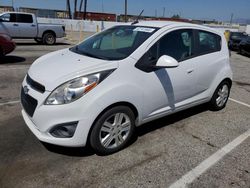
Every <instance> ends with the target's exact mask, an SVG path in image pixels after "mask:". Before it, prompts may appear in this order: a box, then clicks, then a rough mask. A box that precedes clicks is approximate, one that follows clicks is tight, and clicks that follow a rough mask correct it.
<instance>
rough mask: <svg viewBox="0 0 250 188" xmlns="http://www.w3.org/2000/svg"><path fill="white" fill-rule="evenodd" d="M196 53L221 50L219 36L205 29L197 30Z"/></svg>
mask: <svg viewBox="0 0 250 188" xmlns="http://www.w3.org/2000/svg"><path fill="white" fill-rule="evenodd" d="M197 45H198V46H197V51H198V54H207V53H212V52H216V51H220V50H221V37H220V36H219V35H216V34H214V33H210V32H207V31H198V44H197Z"/></svg>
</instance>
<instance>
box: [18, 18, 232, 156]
mask: <svg viewBox="0 0 250 188" xmlns="http://www.w3.org/2000/svg"><path fill="white" fill-rule="evenodd" d="M55 72H56V73H55ZM231 84H232V71H231V68H230V63H229V51H228V47H227V41H226V39H225V37H224V35H223V34H222V33H220V32H217V31H216V30H214V29H212V28H208V27H204V26H200V25H193V24H188V23H176V22H157V21H156V22H155V21H150V22H140V23H137V24H133V25H122V26H115V27H112V28H110V29H107V30H105V31H103V32H101V33H98V34H96V35H94V36H92V37H90V38H88V39H87V40H85V41H83V42H82V43H80V44H78V45H76V46H74V47H72V48H69V49H63V50H60V51H57V52H53V53H50V54H48V55H45V56H43V57H41V58H39V59H37V60H36V61H35V63H33V64H32V66H31V67H30V69H29V71H28V74H27V75H26V77H25V79H24V81H23V84H22V90H21V103H22V106H23V110H22V115H23V118H24V120H25V122H26V124H27V125H28V127H29V128H30V130H31V131H32V132H33V133H34V134H35V135H36V136H37V137H38V139H39V140H41V141H43V142H47V143H51V144H56V145H62V146H71V147H73V146H85V145H86V144H87V143H88V141H89V143H90V145H91V146H92V148H93V149H94V150H95V151H96V152H97V153H100V154H111V153H113V152H116V151H119V150H121V149H122V148H124V147H125V146H126V145H127V144H128V143H129V141H130V140H131V138H132V136H133V134H134V131H135V127H136V126H140V125H142V124H144V123H146V122H149V121H152V120H155V119H158V118H161V117H163V116H166V115H169V114H172V113H175V112H178V111H181V110H184V109H187V108H190V107H193V106H196V105H199V104H203V103H209V104H210V107H211V108H212V109H213V110H221V109H223V108H224V107H225V106H226V103H227V100H228V97H229V94H230V88H231Z"/></svg>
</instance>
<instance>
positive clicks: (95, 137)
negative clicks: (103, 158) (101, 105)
mask: <svg viewBox="0 0 250 188" xmlns="http://www.w3.org/2000/svg"><path fill="white" fill-rule="evenodd" d="M134 129H135V115H134V113H133V111H132V110H131V109H130V108H129V107H126V106H116V107H113V108H111V109H109V110H107V111H106V112H104V113H103V114H102V115H101V116H100V117H99V118H98V119H97V121H96V122H95V124H94V127H93V129H92V131H91V133H90V145H91V147H92V148H93V149H94V150H95V151H96V153H98V154H101V155H108V154H112V153H114V152H117V151H119V150H121V149H123V148H124V147H125V146H126V145H127V144H128V143H129V141H130V140H131V138H132V136H133V133H134Z"/></svg>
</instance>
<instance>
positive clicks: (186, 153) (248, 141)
mask: <svg viewBox="0 0 250 188" xmlns="http://www.w3.org/2000/svg"><path fill="white" fill-rule="evenodd" d="M70 46H72V43H70V42H69V41H67V40H61V41H59V43H58V44H57V45H55V46H43V45H38V44H36V43H35V42H33V41H29V40H18V41H17V49H16V50H15V51H14V52H13V53H11V54H10V55H8V56H7V57H5V58H4V59H1V60H0V128H1V131H0V187H8V188H13V187H25V188H29V187H53V188H55V187H169V186H172V187H178V186H179V187H182V186H187V187H195V188H196V187H197V188H201V187H211V188H212V187H223V188H224V187H246V188H249V187H250V159H249V156H250V131H249V130H250V106H249V104H250V58H249V57H244V56H241V55H239V54H237V53H235V52H233V53H232V56H231V66H232V69H233V72H234V80H233V86H232V90H231V95H230V98H231V99H230V100H229V101H228V104H227V107H226V108H225V109H224V110H222V111H219V112H211V111H209V110H208V108H207V106H206V105H202V106H198V107H195V108H192V109H189V110H186V111H183V112H179V113H177V114H174V115H171V116H168V117H165V118H162V119H159V120H156V121H153V122H150V123H148V124H145V125H143V126H141V127H139V128H138V129H137V134H138V137H137V139H136V140H134V142H133V143H132V144H131V145H130V146H129V147H127V148H126V149H124V150H122V151H120V152H118V153H115V154H113V155H109V156H98V155H96V154H94V153H93V152H92V151H91V149H89V148H64V147H57V146H52V145H46V144H42V143H40V142H39V141H38V140H37V139H36V138H35V136H34V135H33V134H32V133H31V131H30V130H29V129H28V128H27V126H26V125H25V123H24V121H23V119H22V117H21V113H20V111H21V105H20V103H19V93H20V88H21V82H22V80H23V78H24V76H25V74H26V72H27V70H28V68H29V66H30V64H31V63H33V62H34V61H35V60H36V59H37V58H38V57H40V56H42V55H44V54H46V53H49V52H51V51H55V50H58V49H63V48H68V47H70ZM58 71H59V70H58ZM235 139H236V140H235ZM228 148H229V149H228ZM217 152H218V153H219V154H218V155H217ZM211 156H212V157H211ZM185 177H187V179H185ZM186 182H188V183H186Z"/></svg>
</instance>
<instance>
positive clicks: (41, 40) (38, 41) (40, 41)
mask: <svg viewBox="0 0 250 188" xmlns="http://www.w3.org/2000/svg"><path fill="white" fill-rule="evenodd" d="M34 40H35V41H36V42H37V43H38V44H42V43H43V39H39V38H35V39H34Z"/></svg>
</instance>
